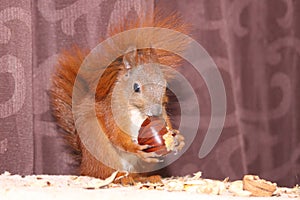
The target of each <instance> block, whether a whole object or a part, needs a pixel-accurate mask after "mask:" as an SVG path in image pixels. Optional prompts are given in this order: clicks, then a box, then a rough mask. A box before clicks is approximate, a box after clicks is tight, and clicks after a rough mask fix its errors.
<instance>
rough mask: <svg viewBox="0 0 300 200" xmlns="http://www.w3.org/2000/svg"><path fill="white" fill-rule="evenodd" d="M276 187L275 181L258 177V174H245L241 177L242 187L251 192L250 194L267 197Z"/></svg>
mask: <svg viewBox="0 0 300 200" xmlns="http://www.w3.org/2000/svg"><path fill="white" fill-rule="evenodd" d="M276 188H277V186H276V183H271V182H269V181H266V180H263V179H260V178H259V177H258V176H254V175H245V176H244V178H243V189H244V190H247V191H249V192H251V193H252V196H258V197H269V196H272V194H273V193H274V192H275V190H276Z"/></svg>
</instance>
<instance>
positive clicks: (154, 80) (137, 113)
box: [112, 49, 168, 132]
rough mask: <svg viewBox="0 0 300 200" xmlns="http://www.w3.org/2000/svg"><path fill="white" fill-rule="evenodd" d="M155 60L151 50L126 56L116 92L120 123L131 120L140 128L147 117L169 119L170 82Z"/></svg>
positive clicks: (114, 96) (115, 86)
mask: <svg viewBox="0 0 300 200" xmlns="http://www.w3.org/2000/svg"><path fill="white" fill-rule="evenodd" d="M147 51H148V53H149V55H147ZM139 54H140V55H139ZM153 57H154V55H153V51H152V50H149V49H148V50H144V51H143V50H142V51H141V52H139V51H134V52H131V53H129V54H126V55H125V56H124V57H123V67H124V69H123V70H121V71H120V72H119V75H118V78H117V81H116V83H115V85H114V87H113V89H112V90H113V91H112V108H113V112H114V115H117V118H118V121H120V119H122V120H125V119H126V120H130V121H131V122H133V123H134V124H135V125H136V126H137V127H138V128H139V126H140V125H141V123H142V122H143V121H144V120H145V119H146V117H147V116H157V117H162V118H166V117H167V114H166V108H165V107H166V103H167V100H168V99H167V96H166V87H167V81H166V77H165V73H164V71H163V70H162V66H161V65H160V64H159V63H158V62H157V61H156V60H155V59H153ZM122 120H121V121H122ZM131 132H132V131H131Z"/></svg>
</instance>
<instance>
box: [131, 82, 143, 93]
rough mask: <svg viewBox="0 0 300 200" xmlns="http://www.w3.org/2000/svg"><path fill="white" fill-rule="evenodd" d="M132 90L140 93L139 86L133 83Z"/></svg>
mask: <svg viewBox="0 0 300 200" xmlns="http://www.w3.org/2000/svg"><path fill="white" fill-rule="evenodd" d="M133 90H134V92H140V91H141V88H140V85H139V84H137V83H134V84H133Z"/></svg>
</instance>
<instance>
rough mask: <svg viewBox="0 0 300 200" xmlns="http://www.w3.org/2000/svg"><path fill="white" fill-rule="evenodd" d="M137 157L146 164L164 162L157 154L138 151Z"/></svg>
mask: <svg viewBox="0 0 300 200" xmlns="http://www.w3.org/2000/svg"><path fill="white" fill-rule="evenodd" d="M137 155H138V156H139V157H140V158H141V159H142V160H143V161H145V162H149V163H158V162H163V160H162V159H161V156H160V155H158V154H156V153H155V152H144V151H138V152H137Z"/></svg>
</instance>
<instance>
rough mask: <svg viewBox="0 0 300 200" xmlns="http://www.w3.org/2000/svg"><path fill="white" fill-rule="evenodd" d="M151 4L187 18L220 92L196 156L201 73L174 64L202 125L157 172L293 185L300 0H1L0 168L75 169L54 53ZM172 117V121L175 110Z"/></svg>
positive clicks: (203, 103) (204, 108)
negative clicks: (217, 115)
mask: <svg viewBox="0 0 300 200" xmlns="http://www.w3.org/2000/svg"><path fill="white" fill-rule="evenodd" d="M154 7H158V8H160V9H161V10H162V11H163V12H164V11H165V10H166V11H177V12H179V13H180V14H181V15H182V16H183V18H184V20H185V21H186V22H187V23H189V24H191V25H192V27H193V28H192V33H191V37H193V38H194V39H195V40H197V41H198V42H199V43H200V44H201V45H202V46H203V47H204V48H205V49H206V50H207V52H208V53H209V54H210V55H211V57H212V58H213V60H214V62H215V63H216V64H217V66H218V68H219V70H220V72H221V75H222V78H223V81H224V84H225V88H226V95H227V115H226V121H225V126H224V129H223V131H222V134H221V137H220V139H219V141H218V143H217V144H216V145H215V147H214V148H213V150H212V152H210V153H209V154H208V155H207V156H206V157H205V158H203V159H200V158H199V157H198V152H199V149H200V147H201V144H202V142H203V138H204V136H205V133H206V130H207V128H208V124H209V121H210V114H211V113H210V111H211V109H210V106H211V102H210V97H209V93H208V91H207V87H206V86H205V83H204V82H203V79H202V78H201V76H200V75H198V76H195V71H194V70H193V69H192V67H191V66H190V65H189V63H185V65H184V66H183V67H182V68H181V69H180V70H181V73H182V74H183V75H184V76H185V77H186V78H187V79H188V80H189V81H190V83H191V85H192V86H193V88H194V91H195V92H196V93H197V97H198V103H199V107H200V110H201V114H200V115H201V116H200V119H201V120H200V128H199V131H198V134H197V136H196V138H195V140H194V141H193V143H192V145H191V146H190V147H189V149H188V150H187V151H186V152H185V154H184V155H183V156H181V157H180V158H179V159H178V160H177V161H176V162H174V163H173V164H172V165H170V166H169V167H167V168H165V169H162V170H160V173H162V174H163V175H186V174H189V173H193V172H196V171H198V170H201V171H202V172H203V174H204V176H205V177H209V178H218V179H223V178H225V177H230V178H231V179H232V180H233V179H238V178H241V177H242V176H243V175H244V174H258V175H260V176H262V177H263V178H266V179H269V180H272V181H275V182H278V183H279V184H280V185H286V186H293V185H295V184H296V183H298V184H299V183H300V126H299V124H300V123H299V120H300V104H299V102H300V95H298V91H297V90H298V89H299V88H300V79H299V77H300V76H299V75H300V70H299V69H298V68H297V67H300V66H299V64H300V59H299V58H300V57H299V56H300V26H299V25H298V24H300V12H299V11H300V2H299V1H295V0H243V1H240V0H224V1H223V0H222V1H221V0H215V1H209V0H187V1H180V0H174V1H167V0H156V1H146V0H140V1H134V0H113V1H104V0H91V1H87V0H64V1H54V0H22V1H17V0H1V3H0V173H2V172H3V171H5V170H8V171H10V172H12V173H19V174H32V173H38V174H40V173H47V174H69V173H74V172H75V168H76V166H74V161H73V159H72V157H71V156H70V155H69V154H68V152H67V151H66V150H65V146H64V144H63V142H62V141H61V138H60V137H59V135H58V134H57V132H58V130H57V127H56V126H55V123H54V121H53V118H52V117H51V113H50V107H49V102H48V93H47V91H48V89H49V86H50V77H51V73H52V71H53V69H54V66H55V64H56V62H57V57H58V54H59V52H61V51H62V50H64V49H68V48H70V47H72V45H73V44H78V45H79V46H81V47H85V48H92V47H94V46H95V45H96V44H97V43H98V41H99V38H103V37H105V36H106V30H107V29H108V28H109V26H111V25H112V24H113V23H115V22H116V21H119V20H120V19H122V18H124V17H125V16H128V15H134V16H140V15H142V12H141V11H142V10H145V9H147V10H150V11H151V10H153V8H154ZM166 13H168V12H166ZM192 108H193V105H191V109H192ZM173 121H174V123H175V125H176V123H178V120H177V118H176V116H174V117H173ZM191 123H193V122H191ZM188 125H189V124H187V125H186V126H188ZM183 134H188V133H183Z"/></svg>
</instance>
